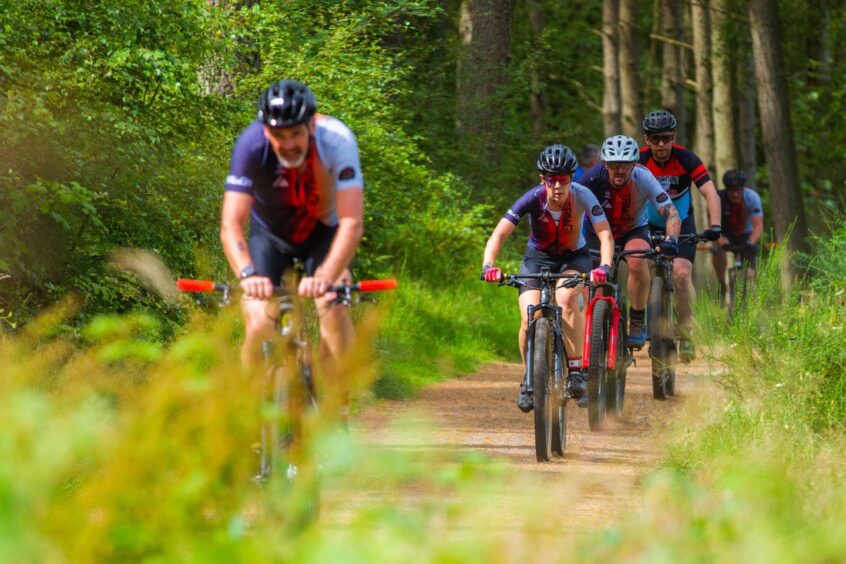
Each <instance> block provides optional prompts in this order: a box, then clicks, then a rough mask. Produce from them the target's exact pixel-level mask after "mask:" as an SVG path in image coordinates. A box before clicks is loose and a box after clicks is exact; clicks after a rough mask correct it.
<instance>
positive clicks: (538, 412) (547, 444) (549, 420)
mask: <svg viewBox="0 0 846 564" xmlns="http://www.w3.org/2000/svg"><path fill="white" fill-rule="evenodd" d="M532 346H533V352H532V362H533V366H532V394H533V396H534V397H533V399H534V404H535V456H536V457H537V460H538V462H547V461H548V460H549V453H550V451H551V450H552V436H553V434H555V433H554V431H553V428H554V427H555V425H553V420H555V419H557V417H556V414H557V411H558V410H556V409H554V408H553V407H554V405H553V404H554V402H553V401H552V399H551V398H554V396H555V393H554V390H553V389H552V381H553V379H552V321H551V320H550V319H546V318H540V319H537V320H536V321H535V328H534V337H533V341H532Z"/></svg>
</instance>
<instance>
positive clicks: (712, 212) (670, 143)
mask: <svg viewBox="0 0 846 564" xmlns="http://www.w3.org/2000/svg"><path fill="white" fill-rule="evenodd" d="M643 131H644V136H643V140H644V142H645V143H646V145H647V146H646V147H644V148H643V149H642V150H641V152H640V163H641V164H642V165H644V166H645V167H647V168H648V169H649V170H650V171H651V172H652V174H654V175H655V178H657V179H658V182H660V183H661V185H662V186H663V187H664V189H665V190H666V191H667V192H668V193H669V194H670V197H671V198H672V199H673V205H675V206H676V208H677V209H678V211H679V215H680V218H681V221H682V230H681V232H682V235H689V234H695V233H696V231H697V229H696V219H695V217H694V215H693V193H692V190H691V187H692V186H693V185H695V186H696V187H697V188H698V189H699V193H700V194H702V197H703V198H704V199H705V204H706V205H707V207H708V218H709V224H710V227H709V228H708V229H706V230H705V231H703V232H702V234H703V235H704V236H705V237H707V238H708V239H709V240H711V241H716V240H717V239H718V238H719V237H720V229H721V227H720V198H719V197H718V196H717V190H716V188H715V187H714V182H713V181H712V180H711V177H710V175H709V174H708V169H707V168H706V167H705V165H704V164H703V163H702V160H701V159H700V158H699V157H698V156H696V155H695V154H694V153H693V152H692V151H690V150H688V149H686V148H685V147H682V146H681V145H676V144H675V140H676V116H674V115H673V114H672V113H670V112H668V111H666V110H658V111H654V112H652V113H650V114H648V115H647V116H646V117H644V118H643ZM649 212H650V214H649V215H650V217H649V226H650V227H651V228H652V229H653V231H655V230H663V229H664V220H663V218H662V217H661V216H660V215H659V214H657V213H655V210H653V209H650V210H649ZM695 259H696V243H694V242H686V243H683V244H682V245H680V246H679V254H678V256H677V257H676V258H675V260H673V284H674V287H675V305H676V311H677V312H678V330H679V360H681V361H682V362H690V361H691V360H693V359H694V357H695V356H696V348H695V346H694V343H693V299H694V297H695V294H696V293H695V290H694V288H693V279H692V274H693V263H694V260H695Z"/></svg>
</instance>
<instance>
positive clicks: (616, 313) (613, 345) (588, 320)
mask: <svg viewBox="0 0 846 564" xmlns="http://www.w3.org/2000/svg"><path fill="white" fill-rule="evenodd" d="M597 301H606V302H609V303H610V304H611V331H610V332H609V336H608V351H607V352H606V356H607V358H606V366H607V367H608V369H609V370H613V369H614V368H615V367H616V366H617V355H616V352H615V351H616V350H617V341H618V340H619V338H620V335H619V331H618V330H617V327H618V325H619V324H620V307H619V306H618V305H617V300H615V299H614V297H613V296H600V295H598V294H594V296H593V297H592V298H591V300H590V304H589V305H588V308H587V313H586V314H585V340H584V348H582V369H583V370H587V369H589V368H590V360H591V358H590V328H591V327H592V326H593V306H594V305H595V304H596V302H597Z"/></svg>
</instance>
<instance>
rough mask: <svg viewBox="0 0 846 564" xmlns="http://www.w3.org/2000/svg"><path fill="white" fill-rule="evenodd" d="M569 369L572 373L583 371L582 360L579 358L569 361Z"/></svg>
mask: <svg viewBox="0 0 846 564" xmlns="http://www.w3.org/2000/svg"><path fill="white" fill-rule="evenodd" d="M567 368H569V369H570V372H578V371H579V370H581V369H582V359H580V358H577V359H574V360H568V361H567Z"/></svg>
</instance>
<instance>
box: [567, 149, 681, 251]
mask: <svg viewBox="0 0 846 564" xmlns="http://www.w3.org/2000/svg"><path fill="white" fill-rule="evenodd" d="M582 183H583V184H584V185H585V186H587V188H588V189H589V190H590V191H591V192H592V193H593V195H594V196H595V197H596V199H597V200H598V201H599V204H600V205H601V206H602V209H603V210H605V213H606V215H607V217H608V220H609V223H610V224H611V233H613V234H614V239H619V238H620V237H623V236H624V235H626V234H627V233H629V232H630V231H632V230H633V229H637V228H638V227H643V226H644V225H646V224H647V221H648V217H647V213H646V205H647V203H649V202H651V203H652V205H654V206H655V208H656V209H659V210H660V209H662V208H664V207H666V206H669V205H672V202H671V201H670V195H669V194H667V192H665V191H664V189H663V188H661V185H660V184H659V183H658V181H657V180H656V179H655V177H654V176H653V175H652V173H651V172H649V169H647V168H646V167H644V166H642V165H639V164H638V165H635V167H634V169H632V176H631V178H630V179H629V181H628V182H627V183H626V185H625V186H623V187H622V188H615V187H614V186H612V185H611V179H610V178H609V177H608V170H607V169H606V168H605V164H604V163H599V164H597V165H595V166H593V167H591V169H590V170H588V171H587V172H586V173H585V174H584V176H582ZM588 229H590V226H588Z"/></svg>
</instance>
